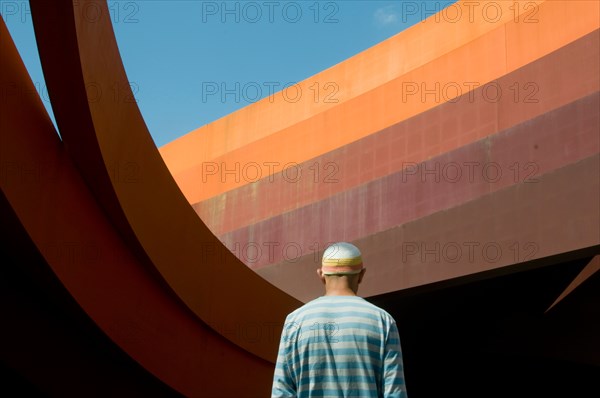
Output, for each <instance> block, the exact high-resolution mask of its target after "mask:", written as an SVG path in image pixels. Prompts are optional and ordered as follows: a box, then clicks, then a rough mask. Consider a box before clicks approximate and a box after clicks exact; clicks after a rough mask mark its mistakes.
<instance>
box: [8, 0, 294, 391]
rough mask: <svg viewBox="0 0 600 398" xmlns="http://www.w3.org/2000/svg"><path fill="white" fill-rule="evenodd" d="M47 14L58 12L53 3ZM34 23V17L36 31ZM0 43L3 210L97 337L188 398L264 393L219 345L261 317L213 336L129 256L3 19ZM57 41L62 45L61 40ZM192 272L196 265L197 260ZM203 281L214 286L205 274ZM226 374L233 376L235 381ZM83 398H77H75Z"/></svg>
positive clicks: (263, 374)
mask: <svg viewBox="0 0 600 398" xmlns="http://www.w3.org/2000/svg"><path fill="white" fill-rule="evenodd" d="M32 4H33V3H32ZM63 4H64V3H63ZM52 6H53V7H54V6H56V7H57V9H58V10H59V11H66V10H65V9H64V7H58V6H57V2H54V3H52ZM67 14H68V13H67ZM106 15H108V14H106ZM39 18H40V15H39V14H36V21H35V23H36V24H38V25H39V24H40V22H39V21H40V20H39ZM50 22H51V21H48V20H46V21H45V23H50ZM62 26H63V28H64V27H66V26H68V24H64V25H62ZM63 33H64V32H63ZM0 37H2V40H0V55H1V56H0V62H1V66H2V72H3V73H2V74H1V75H0V86H1V87H10V88H11V90H12V89H14V91H11V93H14V95H12V94H9V95H7V96H5V97H3V98H2V117H1V118H0V143H1V145H0V159H2V162H3V167H5V166H6V167H7V168H6V169H3V175H2V178H1V179H0V183H1V185H0V188H1V189H2V195H3V196H4V197H6V202H7V203H8V204H9V205H10V207H11V209H9V210H8V211H10V212H14V214H15V215H16V217H18V219H19V221H20V222H21V224H22V226H23V228H24V230H25V231H26V232H27V234H28V235H29V237H28V238H29V239H31V241H32V242H33V243H34V244H35V246H36V249H37V250H38V251H39V252H40V254H41V256H42V257H43V259H44V261H45V262H46V263H47V264H48V266H49V267H50V268H51V270H52V272H54V273H55V274H56V276H57V277H58V279H59V280H60V281H61V283H62V284H64V286H65V288H66V289H67V290H68V291H69V293H70V294H71V295H72V296H73V297H74V299H75V300H76V301H77V303H78V304H79V305H80V306H81V307H82V308H83V309H84V310H85V311H86V313H87V314H88V315H89V316H90V317H91V318H92V319H93V321H94V322H95V323H96V324H97V325H98V326H99V327H100V328H101V329H102V331H103V333H105V334H106V335H107V336H109V337H110V339H111V340H113V341H114V342H115V343H116V344H117V345H119V346H120V347H121V348H122V349H123V350H124V351H125V352H126V353H127V354H128V355H129V356H131V358H133V359H134V360H135V361H137V362H139V363H140V364H141V365H142V366H143V367H144V368H146V369H147V370H148V371H149V372H151V373H152V374H154V375H156V376H157V377H158V378H160V379H161V380H162V381H164V382H165V383H167V384H169V385H170V386H172V387H173V388H174V389H176V390H177V391H179V392H181V393H183V394H185V395H187V396H198V397H200V396H208V397H221V396H224V397H231V396H248V395H250V396H264V395H267V394H268V391H269V389H270V383H271V379H272V364H271V363H269V362H267V361H265V360H262V359H260V358H258V357H257V356H255V355H253V354H251V353H249V352H247V351H245V350H244V349H241V348H240V347H238V346H237V345H235V344H233V343H232V342H231V341H228V338H229V339H231V340H234V339H236V338H237V339H256V337H257V336H256V335H252V336H249V335H248V334H245V332H246V331H247V330H246V327H248V326H251V325H256V324H259V325H260V327H262V326H265V325H263V324H260V322H261V319H260V318H257V319H255V320H254V321H253V322H254V323H253V324H243V323H240V321H237V323H236V324H235V325H236V327H233V328H232V329H231V330H226V331H225V332H226V333H230V334H234V335H229V336H227V335H226V336H221V335H219V334H218V333H216V332H214V331H213V330H212V329H211V328H210V327H208V326H207V325H206V324H205V323H203V322H202V321H201V320H200V319H199V318H198V317H197V316H196V315H194V314H193V313H192V312H191V311H189V309H188V308H187V307H186V306H185V305H184V304H183V303H182V302H181V301H180V300H179V299H178V298H177V296H176V295H175V294H173V292H172V291H171V290H169V289H168V288H167V287H166V286H165V284H164V282H163V281H162V280H161V278H160V277H158V276H157V275H156V273H155V272H151V270H150V269H148V267H147V266H146V265H145V264H143V263H142V262H141V261H140V259H139V258H137V257H136V256H135V255H134V253H132V251H131V250H130V248H129V247H128V246H127V244H126V243H125V242H124V240H123V239H122V236H121V234H120V231H118V230H116V229H115V227H114V225H113V224H112V223H111V221H110V220H109V219H107V218H106V213H105V212H104V210H103V209H102V208H101V207H100V206H99V204H98V202H97V197H95V196H94V195H93V193H92V192H91V191H90V190H89V188H88V187H89V185H90V184H93V181H89V180H88V181H85V180H84V178H83V177H82V176H81V175H80V174H79V170H78V169H77V167H76V166H75V165H74V163H73V161H72V159H71V157H70V155H71V154H72V153H70V151H73V150H74V147H70V148H69V150H66V149H65V146H64V145H63V143H62V142H61V141H60V139H59V137H58V135H57V134H56V131H55V130H54V128H53V126H52V122H51V120H50V118H49V117H48V115H47V113H46V111H45V109H44V106H43V104H42V101H41V99H40V98H39V96H38V95H37V94H32V93H35V92H36V91H35V88H34V86H33V83H32V82H31V80H30V78H29V76H28V74H27V71H26V69H25V67H24V65H23V63H22V61H21V59H20V57H19V55H18V53H17V50H16V48H15V47H14V44H13V43H12V40H11V39H10V35H9V33H8V31H7V29H6V26H5V25H4V23H3V21H2V23H0ZM63 37H64V39H65V40H67V39H68V38H69V35H68V34H65V35H64V36H63ZM92 43H93V45H94V47H95V48H96V49H97V46H96V42H92ZM65 45H66V47H68V45H67V43H65ZM45 73H46V76H47V77H48V76H49V75H51V73H50V71H48V70H46V71H45ZM71 78H72V79H73V80H76V76H71ZM59 91H60V90H59ZM63 95H64V93H63ZM83 103H84V104H85V103H86V101H85V100H83ZM71 116H73V118H75V114H72V115H71ZM148 178H151V176H148ZM192 215H193V216H195V214H193V213H192ZM2 233H3V234H4V233H10V231H4V230H3V231H2ZM22 244H23V245H25V246H27V242H22ZM174 253H175V254H176V252H174ZM174 257H175V256H174ZM195 264H197V265H198V266H202V265H204V263H203V262H202V261H201V259H198V260H197V261H196V262H195ZM235 265H236V263H233V264H230V266H232V267H234V266H235ZM237 266H238V267H243V265H241V264H239V263H237ZM244 268H245V267H244ZM231 275H232V277H235V274H234V273H232V274H231ZM203 276H204V277H206V278H209V279H211V281H214V279H212V278H211V277H210V272H206V273H205V274H204V275H203ZM213 283H214V282H213ZM249 283H252V282H251V281H249ZM222 292H223V293H225V294H228V295H233V294H234V292H229V291H226V290H225V289H223V290H222ZM250 297H251V296H250ZM212 299H215V300H217V299H218V295H217V294H215V295H213V296H212ZM276 299H277V296H274V297H273V300H276ZM284 299H285V298H284ZM247 302H250V301H249V298H248V297H246V298H245V301H244V303H247ZM217 304H218V303H217ZM241 306H242V307H243V305H241ZM248 310H249V309H248ZM266 326H269V327H270V328H271V329H273V325H266ZM253 331H254V330H253ZM260 332H261V333H262V334H261V335H260V336H258V338H259V339H261V340H263V341H266V342H267V343H266V344H270V345H272V346H274V347H275V350H276V345H277V341H276V340H277V338H276V337H275V338H273V337H269V336H268V335H267V334H265V333H264V330H260ZM235 335H237V336H235ZM231 374H235V375H236V382H235V383H232V382H231ZM91 394H93V391H90V392H89V394H88V393H86V392H85V391H82V396H85V395H91Z"/></svg>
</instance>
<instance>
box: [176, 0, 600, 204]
mask: <svg viewBox="0 0 600 398" xmlns="http://www.w3.org/2000/svg"><path fill="white" fill-rule="evenodd" d="M552 3H554V2H552V1H550V2H546V3H544V4H543V5H542V6H544V7H550V8H552V7H553V6H552ZM585 4H588V6H587V7H588V8H585V7H583V9H580V8H574V9H573V12H574V13H575V14H576V15H575V14H574V15H569V18H571V17H573V18H581V19H582V24H581V25H578V26H577V30H576V31H569V32H563V31H562V30H559V31H557V34H556V36H551V37H550V36H549V37H542V36H536V37H538V38H539V40H542V41H551V42H553V43H554V44H555V46H554V48H555V49H556V48H560V47H561V46H563V45H566V44H568V43H570V42H571V41H573V40H576V39H577V38H579V37H581V36H583V35H586V34H588V33H590V32H592V31H594V30H597V28H598V26H599V24H600V23H599V21H598V20H597V18H595V15H594V16H592V17H590V13H591V12H593V11H594V9H595V7H597V4H596V5H593V4H592V3H585ZM561 10H562V9H561ZM569 10H571V9H569ZM578 13H580V14H581V15H579V14H578ZM548 15H550V16H552V18H550V17H549V18H547V19H545V20H539V22H538V23H535V24H532V25H534V26H538V28H540V27H541V26H542V25H545V24H556V23H560V21H562V19H563V18H565V15H564V14H559V13H548ZM510 23H517V22H509V23H507V24H510ZM540 29H541V28H540ZM506 46H507V42H506V33H505V25H503V26H500V27H498V28H497V29H495V30H492V31H490V32H489V33H487V34H485V35H483V36H481V37H478V38H476V39H474V40H473V41H471V42H469V43H468V44H466V45H464V46H461V47H459V48H456V49H455V50H454V51H452V52H450V53H448V54H445V55H442V56H440V57H439V58H437V59H435V60H434V61H432V62H429V63H427V64H425V65H423V66H421V67H419V68H417V69H415V70H412V71H410V72H408V73H406V74H404V75H402V76H400V77H398V78H395V79H394V80H391V81H389V82H387V83H385V84H383V85H382V86H379V87H377V88H375V89H373V90H371V91H369V92H367V93H364V94H362V95H359V96H357V97H354V98H352V99H350V100H348V101H345V102H344V103H341V104H340V105H338V106H336V107H333V108H330V109H328V110H326V111H324V112H321V113H318V114H317V115H315V116H313V117H311V118H309V119H305V120H303V121H300V122H298V123H296V124H294V125H292V126H290V127H288V128H284V129H282V130H279V131H276V132H274V133H272V134H271V135H269V136H267V137H264V138H262V139H259V140H257V141H254V142H251V143H249V144H247V145H245V146H244V147H242V148H240V149H236V150H233V151H230V152H228V153H226V154H224V155H221V156H218V157H215V158H213V159H212V160H211V161H212V162H216V163H218V164H221V163H224V164H225V167H227V168H228V169H232V168H233V165H234V164H235V163H236V162H237V163H240V164H242V165H243V164H248V163H251V162H256V163H258V164H265V163H270V162H273V163H275V165H274V166H273V168H272V169H271V170H272V171H271V172H280V171H281V169H282V168H283V166H284V165H285V164H287V163H288V162H292V161H293V162H304V161H306V160H308V159H311V158H313V157H315V156H319V155H321V154H323V153H325V152H329V151H331V150H334V149H336V148H339V147H341V146H344V145H346V144H348V143H350V142H353V141H355V140H358V139H360V138H362V137H364V136H367V135H370V134H372V133H373V132H375V131H379V130H381V129H383V128H386V127H389V126H391V125H393V124H395V123H398V122H400V121H402V120H406V119H407V118H410V117H412V116H414V115H416V114H419V113H421V112H424V111H426V110H428V109H431V108H434V107H435V106H438V105H439V104H440V103H441V102H445V101H446V99H444V97H447V98H448V99H451V98H452V96H453V94H450V93H449V94H444V93H445V92H444V91H441V89H434V90H435V91H436V93H437V94H438V96H437V97H436V96H435V95H429V96H426V97H425V100H422V99H421V98H420V97H421V96H419V95H414V96H407V95H406V93H407V92H408V90H410V88H409V87H408V86H407V84H411V83H415V84H417V86H418V87H424V88H426V89H427V88H429V89H431V88H434V87H436V84H439V85H440V87H446V86H447V85H448V84H453V83H457V85H458V86H459V87H461V88H465V87H470V86H471V83H476V84H479V85H484V84H486V83H488V82H490V81H492V80H494V79H497V78H499V77H501V76H503V75H505V74H507V73H509V72H511V71H512V70H514V69H508V68H507V67H506V51H507V47H506ZM539 48H540V47H536V46H534V47H531V48H530V52H531V54H532V55H534V59H536V58H539V57H540V56H543V55H545V54H546V53H547V52H546V51H541V50H539ZM473 60H476V61H475V62H474V61H473ZM529 60H530V57H528V58H527V60H523V62H522V63H520V64H519V65H517V66H515V67H520V66H522V65H525V64H527V63H529ZM423 85H424V86H423ZM461 91H462V90H461ZM465 91H468V90H466V89H465ZM422 92H423V93H424V92H425V90H422ZM474 138H475V137H470V136H468V135H464V136H463V137H461V139H460V141H462V143H463V144H464V143H468V142H472V141H473V139H474ZM190 151H192V148H182V152H181V156H188V155H186V153H188V152H190ZM438 153H440V152H438ZM435 154H436V153H433V154H432V156H433V155H435ZM202 172H203V164H202V160H201V159H199V160H198V163H196V165H195V166H194V167H191V168H189V169H187V170H185V171H182V172H181V173H178V174H176V175H175V179H176V181H177V182H178V184H179V185H180V186H181V187H182V190H183V192H184V194H185V195H186V198H187V199H188V200H189V201H190V202H191V203H195V202H198V201H201V200H203V199H206V198H209V197H212V196H214V195H217V194H219V193H222V192H225V191H227V190H230V189H233V188H235V187H238V186H241V185H243V184H244V183H243V182H242V181H235V180H228V181H226V182H225V183H213V184H202V185H200V184H198V182H199V181H201V180H202Z"/></svg>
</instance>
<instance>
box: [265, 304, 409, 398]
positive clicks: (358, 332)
mask: <svg viewBox="0 0 600 398" xmlns="http://www.w3.org/2000/svg"><path fill="white" fill-rule="evenodd" d="M271 396H272V397H273V398H276V397H298V398H313V397H327V398H334V397H335V398H337V397H344V398H349V397H369V398H371V397H373V398H375V397H377V398H379V397H382V398H405V397H406V388H405V384H404V372H403V367H402V351H401V348H400V337H399V335H398V328H397V327H396V322H395V321H394V318H392V316H391V315H390V314H388V313H387V312H386V311H384V310H382V309H381V308H379V307H377V306H375V305H373V304H371V303H369V302H368V301H366V300H364V299H363V298H360V297H358V296H323V297H319V298H317V299H315V300H313V301H311V302H309V303H306V304H305V305H303V306H302V307H300V308H298V309H297V310H296V311H294V312H292V313H291V314H289V315H288V316H287V318H286V321H285V325H284V328H283V332H282V334H281V341H280V344H279V354H278V357H277V364H276V366H275V375H274V377H273V390H272V395H271Z"/></svg>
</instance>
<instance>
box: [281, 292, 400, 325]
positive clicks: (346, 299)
mask: <svg viewBox="0 0 600 398" xmlns="http://www.w3.org/2000/svg"><path fill="white" fill-rule="evenodd" d="M349 308H352V309H357V310H361V311H365V312H370V313H372V314H377V315H379V316H381V317H382V318H384V319H386V320H388V321H391V322H394V318H393V317H392V316H391V315H390V314H389V313H388V312H387V311H386V310H384V309H383V308H380V307H378V306H376V305H375V304H373V303H371V302H369V301H367V300H365V299H364V298H362V297H359V296H321V297H317V298H316V299H313V300H311V301H309V302H307V303H305V304H304V305H302V306H301V307H299V308H297V309H296V310H294V311H293V312H291V313H290V314H289V315H288V319H294V318H297V317H298V316H301V315H302V314H304V313H306V312H311V311H315V310H319V309H327V310H336V309H339V310H343V309H349Z"/></svg>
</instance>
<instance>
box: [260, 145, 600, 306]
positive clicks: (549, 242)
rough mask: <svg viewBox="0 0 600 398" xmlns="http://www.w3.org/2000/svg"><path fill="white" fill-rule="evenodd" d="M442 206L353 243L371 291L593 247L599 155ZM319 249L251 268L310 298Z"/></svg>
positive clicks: (364, 288) (599, 242)
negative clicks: (360, 255)
mask: <svg viewBox="0 0 600 398" xmlns="http://www.w3.org/2000/svg"><path fill="white" fill-rule="evenodd" d="M538 180H539V182H537V183H534V184H516V185H513V186H510V187H507V188H505V189H502V190H500V191H496V192H493V193H490V194H488V195H484V196H482V197H479V198H477V199H475V200H472V201H469V202H466V203H463V204H462V205H459V206H455V207H453V208H450V209H446V210H444V211H440V212H437V213H434V214H431V215H429V216H426V217H422V218H419V219H417V220H414V221H411V222H408V223H405V224H402V225H399V226H397V227H395V228H392V229H389V230H386V231H382V232H379V233H376V234H373V235H370V236H365V237H362V238H360V239H357V240H355V241H353V243H355V244H356V245H357V246H358V247H360V248H361V251H362V252H363V258H364V263H365V266H366V268H367V276H366V277H365V279H364V281H363V284H362V285H361V294H362V295H365V296H371V295H376V294H381V293H385V292H392V291H396V290H402V289H407V288H410V287H415V286H421V285H425V284H428V283H432V282H435V281H442V280H447V279H452V278H457V277H460V276H464V275H469V274H474V273H479V272H482V271H486V270H490V269H497V268H500V267H504V266H507V265H512V264H517V263H520V262H523V261H526V260H532V259H537V258H542V257H547V256H551V255H555V254H560V253H565V252H570V251H574V250H577V249H582V248H590V247H595V250H596V251H597V250H598V248H599V247H600V225H599V223H598V220H599V219H600V208H599V207H598V198H599V197H600V164H599V155H594V156H591V157H588V158H586V159H583V160H580V161H578V162H576V163H573V164H570V165H568V166H564V167H562V168H560V169H558V170H555V171H552V172H549V173H546V174H544V175H541V176H539V177H538ZM319 254H320V253H314V254H310V255H307V256H304V257H301V258H299V259H296V261H295V262H293V263H291V262H285V263H279V264H277V265H274V266H271V267H265V268H261V269H258V270H257V272H258V273H259V274H260V275H261V276H263V277H264V278H266V279H267V280H269V281H270V282H272V283H274V284H276V285H277V286H280V287H281V288H282V289H284V290H285V291H287V292H288V293H290V294H292V295H293V296H294V297H297V298H298V299H299V300H303V301H306V300H309V299H311V298H314V297H316V296H318V295H319V294H320V291H321V289H322V287H321V286H320V283H319V281H318V280H317V278H316V276H315V270H316V268H317V267H318V261H316V258H317V259H318V256H319Z"/></svg>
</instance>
